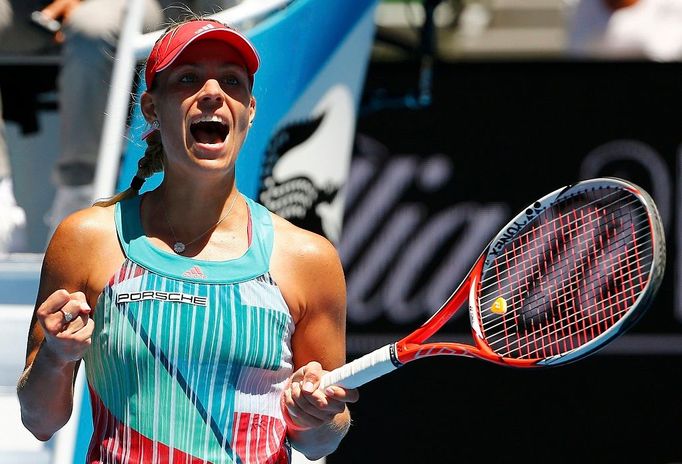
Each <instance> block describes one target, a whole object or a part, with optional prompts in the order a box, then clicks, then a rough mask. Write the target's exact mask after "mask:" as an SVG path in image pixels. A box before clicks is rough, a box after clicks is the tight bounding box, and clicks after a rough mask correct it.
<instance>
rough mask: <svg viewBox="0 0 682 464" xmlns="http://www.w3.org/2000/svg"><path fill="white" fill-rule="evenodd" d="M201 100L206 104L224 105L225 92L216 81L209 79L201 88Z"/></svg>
mask: <svg viewBox="0 0 682 464" xmlns="http://www.w3.org/2000/svg"><path fill="white" fill-rule="evenodd" d="M199 98H200V100H201V101H202V102H206V103H222V102H223V90H222V89H221V88H220V84H219V83H218V81H217V80H215V79H208V80H207V81H206V82H205V83H204V86H203V87H202V88H201V95H200V97H199Z"/></svg>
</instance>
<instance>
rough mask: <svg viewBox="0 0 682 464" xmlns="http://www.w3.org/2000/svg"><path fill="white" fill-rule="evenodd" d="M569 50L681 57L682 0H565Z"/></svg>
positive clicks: (599, 56)
mask: <svg viewBox="0 0 682 464" xmlns="http://www.w3.org/2000/svg"><path fill="white" fill-rule="evenodd" d="M565 1H566V3H567V6H568V7H567V9H566V13H567V19H568V28H567V30H568V37H567V52H568V54H569V55H571V56H575V57H588V58H596V59H648V60H653V61H677V60H680V59H682V1H680V0H565Z"/></svg>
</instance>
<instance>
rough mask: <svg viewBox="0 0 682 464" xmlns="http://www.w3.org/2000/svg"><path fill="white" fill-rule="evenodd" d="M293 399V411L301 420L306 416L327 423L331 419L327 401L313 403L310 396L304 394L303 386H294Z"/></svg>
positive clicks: (296, 384)
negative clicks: (327, 409)
mask: <svg viewBox="0 0 682 464" xmlns="http://www.w3.org/2000/svg"><path fill="white" fill-rule="evenodd" d="M291 390H292V398H293V400H294V403H295V408H294V409H293V410H294V411H295V412H296V414H297V415H299V416H300V417H301V418H303V417H304V416H303V415H301V413H303V414H304V415H305V416H311V417H312V418H314V419H317V420H318V421H322V422H327V421H328V420H329V419H330V416H331V414H330V413H329V412H328V411H326V410H325V408H326V406H327V401H326V399H324V400H322V401H320V402H313V401H311V399H310V398H309V395H304V394H302V391H301V386H300V384H298V383H295V384H292V386H291Z"/></svg>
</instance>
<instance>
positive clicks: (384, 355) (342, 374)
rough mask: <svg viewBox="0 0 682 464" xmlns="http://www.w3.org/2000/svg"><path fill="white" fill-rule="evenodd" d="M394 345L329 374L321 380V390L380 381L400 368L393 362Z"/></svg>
mask: <svg viewBox="0 0 682 464" xmlns="http://www.w3.org/2000/svg"><path fill="white" fill-rule="evenodd" d="M392 350H393V343H391V344H390V345H386V346H382V347H381V348H379V349H376V350H374V351H372V352H371V353H368V354H366V355H364V356H363V357H361V358H358V359H356V360H354V361H351V362H349V363H348V364H345V365H343V366H341V367H339V368H337V369H334V370H333V371H331V372H327V373H326V374H325V375H324V376H323V377H322V379H321V380H320V387H319V388H320V389H322V390H324V389H325V388H327V387H328V386H330V385H338V386H339V387H343V388H357V387H359V386H360V385H364V384H366V383H367V382H369V381H371V380H374V379H378V378H379V377H381V376H382V375H384V374H388V373H389V372H391V371H394V370H396V369H397V368H398V366H396V365H395V364H394V363H393V361H392V360H391V351H392Z"/></svg>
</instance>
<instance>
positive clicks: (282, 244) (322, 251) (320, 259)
mask: <svg viewBox="0 0 682 464" xmlns="http://www.w3.org/2000/svg"><path fill="white" fill-rule="evenodd" d="M271 216H272V219H273V226H274V230H275V249H274V252H275V253H277V254H281V257H282V258H285V259H287V260H291V262H290V264H295V263H296V262H301V263H303V264H305V265H307V266H324V265H329V264H333V263H337V262H338V261H339V257H338V253H337V251H336V248H335V247H334V245H333V244H332V243H331V242H330V241H329V240H327V239H326V238H325V237H323V236H321V235H318V234H316V233H314V232H310V231H309V230H305V229H303V228H301V227H298V226H295V225H294V224H292V223H291V222H289V221H287V220H286V219H283V218H281V217H279V216H277V215H276V214H272V215H271Z"/></svg>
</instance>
